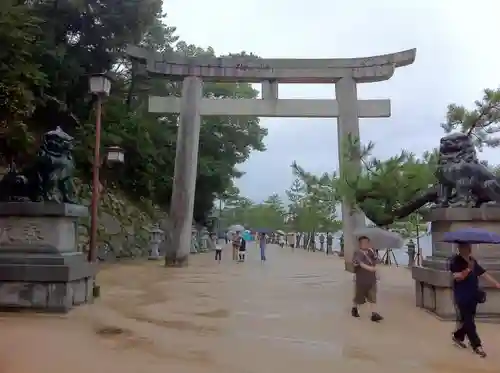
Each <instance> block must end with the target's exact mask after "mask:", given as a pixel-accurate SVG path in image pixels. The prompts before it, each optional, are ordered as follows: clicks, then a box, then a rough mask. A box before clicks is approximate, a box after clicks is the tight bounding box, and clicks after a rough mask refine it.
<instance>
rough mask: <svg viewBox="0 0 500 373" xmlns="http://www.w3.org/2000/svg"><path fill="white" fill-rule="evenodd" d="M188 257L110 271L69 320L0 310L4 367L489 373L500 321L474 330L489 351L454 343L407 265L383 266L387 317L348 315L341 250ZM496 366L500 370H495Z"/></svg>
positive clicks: (30, 371) (499, 360)
mask: <svg viewBox="0 0 500 373" xmlns="http://www.w3.org/2000/svg"><path fill="white" fill-rule="evenodd" d="M250 251H251V254H250V257H249V258H248V261H247V262H246V263H243V264H237V263H234V262H232V261H231V259H230V251H229V250H227V251H226V252H225V253H224V258H223V262H222V263H221V264H220V265H218V264H216V263H215V262H214V261H213V257H212V254H203V255H197V256H193V257H192V259H191V262H190V266H189V267H188V268H185V269H165V268H163V267H162V266H161V264H160V263H153V262H149V263H142V264H137V263H136V264H123V265H113V266H111V267H109V268H105V269H104V270H103V271H102V272H101V274H100V276H99V282H100V284H101V285H102V286H103V294H102V298H101V299H100V300H99V301H98V302H97V303H96V304H94V305H92V306H85V307H81V308H79V309H76V310H75V311H73V312H72V313H71V314H70V315H68V316H47V315H39V316H36V315H27V314H21V315H0V327H1V330H2V338H1V339H0V372H1V373H19V372H22V373H68V372H71V373H84V372H85V373H89V372H92V373H100V372H103V373H129V372H130V373H155V372H162V373H164V372H173V373H184V372H185V373H199V372H200V373H201V372H203V373H212V372H213V373H226V372H227V373H229V372H231V373H254V372H258V373H268V372H269V373H276V372H288V373H295V372H297V373H298V372H300V373H304V372H305V373H308V372H311V373H313V372H314V373H322V372H329V373H331V372H333V371H335V372H339V373H342V372H356V373H357V372H371V373H379V372H384V373H392V372H394V373H401V372H405V373H411V372H418V373H428V372H429V373H430V372H442V373H452V372H453V373H461V372H464V373H465V372H467V373H486V372H491V373H493V372H498V371H499V367H500V356H499V355H498V354H497V352H498V350H499V349H500V325H491V324H483V325H480V327H479V329H480V332H481V335H482V337H483V339H484V342H485V346H486V349H487V351H489V352H490V356H489V357H488V358H487V359H484V360H482V359H480V358H479V357H476V356H475V355H473V354H472V353H471V352H470V351H463V350H458V349H457V348H455V347H454V346H452V345H451V343H450V340H449V336H450V334H449V333H450V330H451V329H452V327H453V324H452V323H444V322H440V321H437V320H436V319H434V318H433V317H432V316H430V315H428V314H426V313H424V312H422V311H419V310H417V309H416V308H415V307H414V306H413V305H414V298H413V285H412V283H411V279H410V273H409V272H408V271H407V270H406V269H396V268H383V270H382V272H381V278H382V282H381V291H380V301H381V305H382V308H381V312H382V313H383V314H384V316H385V317H386V320H385V321H384V323H383V324H373V323H371V322H370V321H369V320H368V318H367V316H368V315H367V314H363V315H362V316H363V318H361V319H353V318H352V317H351V316H350V314H349V307H350V298H351V288H352V275H350V274H348V273H346V272H344V271H343V264H342V261H341V260H340V259H338V258H337V257H325V256H324V255H323V254H321V253H307V252H304V251H303V250H296V251H295V252H293V253H292V252H291V249H287V248H285V249H280V248H278V247H270V248H269V249H268V262H267V263H265V264H261V263H260V262H259V260H258V250H257V249H256V248H255V247H252V248H250ZM495 367H496V368H495Z"/></svg>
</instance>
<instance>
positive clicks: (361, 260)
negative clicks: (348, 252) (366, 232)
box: [351, 236, 384, 322]
mask: <svg viewBox="0 0 500 373" xmlns="http://www.w3.org/2000/svg"><path fill="white" fill-rule="evenodd" d="M358 244H359V249H358V250H356V251H355V252H354V256H353V264H354V300H353V306H352V309H351V315H352V316H353V317H360V315H359V306H361V305H363V304H365V303H367V304H368V305H369V306H370V308H371V320H372V321H373V322H380V321H382V320H383V319H384V318H383V317H382V316H381V315H380V314H379V313H378V312H376V310H375V305H376V303H377V274H376V272H377V270H376V263H377V258H376V254H375V250H373V249H372V246H371V243H370V239H369V238H368V237H365V236H361V237H359V238H358Z"/></svg>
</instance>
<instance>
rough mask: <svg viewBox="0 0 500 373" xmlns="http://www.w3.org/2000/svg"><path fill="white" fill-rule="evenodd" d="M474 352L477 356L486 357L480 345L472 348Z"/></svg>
mask: <svg viewBox="0 0 500 373" xmlns="http://www.w3.org/2000/svg"><path fill="white" fill-rule="evenodd" d="M474 353H475V354H477V355H479V357H486V356H487V355H486V352H484V350H483V348H482V347H481V346H479V347H476V348H475V349H474Z"/></svg>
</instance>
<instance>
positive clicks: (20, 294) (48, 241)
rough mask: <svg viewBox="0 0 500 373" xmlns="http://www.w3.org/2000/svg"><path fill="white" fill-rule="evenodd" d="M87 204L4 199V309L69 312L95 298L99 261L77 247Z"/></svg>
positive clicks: (0, 223)
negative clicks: (93, 261) (94, 289)
mask: <svg viewBox="0 0 500 373" xmlns="http://www.w3.org/2000/svg"><path fill="white" fill-rule="evenodd" d="M87 214H88V211H87V208H86V207H85V206H80V205H71V204H57V203H43V202H40V203H33V202H9V203H0V309H1V310H16V309H36V310H40V311H46V312H67V311H69V310H70V309H71V308H72V307H73V306H76V305H79V304H83V303H88V302H91V301H92V299H93V287H94V277H95V273H96V265H95V264H91V263H88V262H87V258H86V255H85V254H84V253H82V252H78V231H77V230H78V218H81V217H85V216H87Z"/></svg>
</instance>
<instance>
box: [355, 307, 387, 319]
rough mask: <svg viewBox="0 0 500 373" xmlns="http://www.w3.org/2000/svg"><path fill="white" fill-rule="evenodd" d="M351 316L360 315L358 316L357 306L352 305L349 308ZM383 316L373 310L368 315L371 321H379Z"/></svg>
mask: <svg viewBox="0 0 500 373" xmlns="http://www.w3.org/2000/svg"><path fill="white" fill-rule="evenodd" d="M351 316H352V317H360V316H359V310H358V308H357V307H352V308H351ZM383 319H384V318H383V317H382V316H381V315H380V314H379V313H377V312H373V313H372V316H371V317H370V320H371V321H373V322H380V321H382V320H383Z"/></svg>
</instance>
